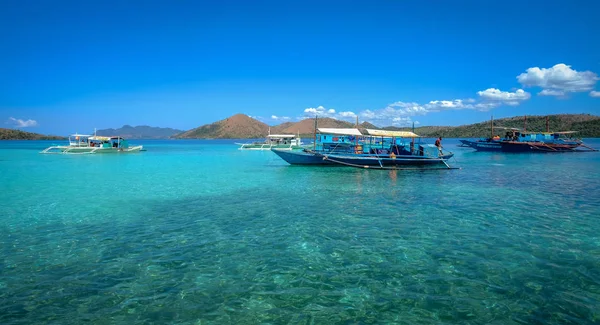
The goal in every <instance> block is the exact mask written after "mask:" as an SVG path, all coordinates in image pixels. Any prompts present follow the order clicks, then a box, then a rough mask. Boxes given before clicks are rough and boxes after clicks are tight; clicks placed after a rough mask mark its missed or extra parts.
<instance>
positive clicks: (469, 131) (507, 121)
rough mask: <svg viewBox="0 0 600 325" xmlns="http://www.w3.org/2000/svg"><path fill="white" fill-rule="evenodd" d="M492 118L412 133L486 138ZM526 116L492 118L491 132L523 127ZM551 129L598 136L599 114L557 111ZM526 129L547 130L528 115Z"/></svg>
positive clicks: (541, 118)
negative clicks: (559, 112) (493, 128)
mask: <svg viewBox="0 0 600 325" xmlns="http://www.w3.org/2000/svg"><path fill="white" fill-rule="evenodd" d="M490 122H491V121H485V122H480V123H474V124H468V125H461V126H422V127H418V128H415V133H416V134H418V135H420V136H423V137H437V136H442V137H446V138H478V137H489V136H490V134H491V128H490ZM524 126H525V117H524V116H518V117H508V118H502V119H496V120H494V127H495V128H496V129H495V130H494V133H495V134H497V135H500V136H503V135H504V133H505V132H506V130H504V129H502V127H505V128H518V129H523V127H524ZM548 126H549V130H550V131H554V132H556V131H577V134H576V135H575V136H576V137H581V138H587V137H600V116H594V115H590V114H558V115H548ZM385 129H386V130H392V129H394V130H404V131H409V130H411V128H396V127H387V128H385ZM527 131H538V132H541V131H546V116H527Z"/></svg>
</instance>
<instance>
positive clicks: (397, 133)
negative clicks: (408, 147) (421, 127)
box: [367, 129, 419, 138]
mask: <svg viewBox="0 0 600 325" xmlns="http://www.w3.org/2000/svg"><path fill="white" fill-rule="evenodd" d="M367 132H368V133H369V135H374V136H379V137H396V138H419V136H418V135H417V134H415V133H412V132H410V131H388V130H374V129H367Z"/></svg>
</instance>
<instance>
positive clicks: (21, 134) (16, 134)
mask: <svg viewBox="0 0 600 325" xmlns="http://www.w3.org/2000/svg"><path fill="white" fill-rule="evenodd" d="M65 139H66V138H65V137H59V136H54V135H43V134H38V133H32V132H25V131H21V130H14V129H3V128H0V140H65Z"/></svg>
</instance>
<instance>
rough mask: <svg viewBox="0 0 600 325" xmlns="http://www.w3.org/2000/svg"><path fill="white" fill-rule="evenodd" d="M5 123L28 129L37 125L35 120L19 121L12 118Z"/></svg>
mask: <svg viewBox="0 0 600 325" xmlns="http://www.w3.org/2000/svg"><path fill="white" fill-rule="evenodd" d="M6 123H7V124H11V125H13V126H15V127H18V128H28V127H33V126H37V125H38V123H37V121H35V120H21V119H17V118H14V117H10V118H8V121H7V122H6Z"/></svg>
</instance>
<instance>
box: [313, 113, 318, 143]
mask: <svg viewBox="0 0 600 325" xmlns="http://www.w3.org/2000/svg"><path fill="white" fill-rule="evenodd" d="M313 150H317V115H315V139H314V141H313Z"/></svg>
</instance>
